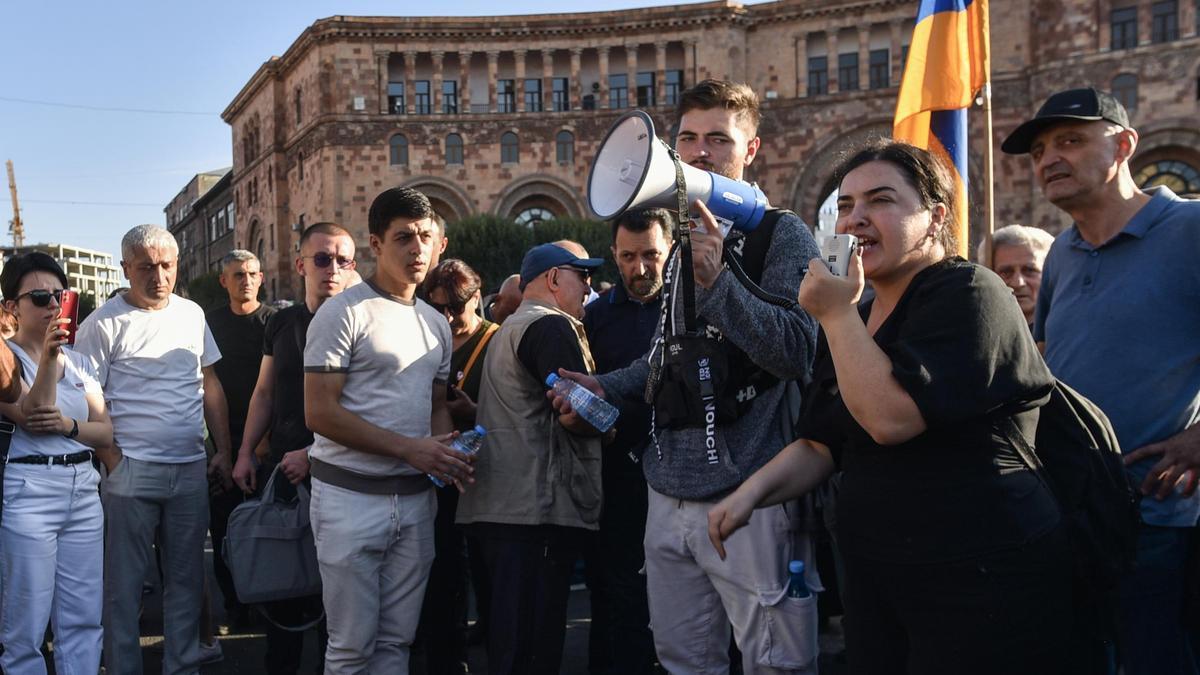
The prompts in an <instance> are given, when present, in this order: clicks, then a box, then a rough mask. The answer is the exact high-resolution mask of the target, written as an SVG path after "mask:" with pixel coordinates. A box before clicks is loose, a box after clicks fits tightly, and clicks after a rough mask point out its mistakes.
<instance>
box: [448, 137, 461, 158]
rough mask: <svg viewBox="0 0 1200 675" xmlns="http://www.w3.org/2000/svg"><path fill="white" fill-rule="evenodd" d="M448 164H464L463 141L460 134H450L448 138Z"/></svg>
mask: <svg viewBox="0 0 1200 675" xmlns="http://www.w3.org/2000/svg"><path fill="white" fill-rule="evenodd" d="M446 163H447V164H462V163H463V140H462V136H459V135H458V134H450V135H449V136H447V137H446Z"/></svg>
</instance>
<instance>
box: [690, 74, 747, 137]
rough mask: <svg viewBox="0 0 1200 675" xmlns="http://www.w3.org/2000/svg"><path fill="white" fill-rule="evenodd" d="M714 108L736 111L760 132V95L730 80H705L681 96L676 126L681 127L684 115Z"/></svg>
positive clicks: (744, 85)
mask: <svg viewBox="0 0 1200 675" xmlns="http://www.w3.org/2000/svg"><path fill="white" fill-rule="evenodd" d="M713 108H723V109H725V110H732V111H734V112H735V113H737V116H738V117H739V118H740V119H742V120H743V121H746V122H749V123H750V126H751V129H752V131H753V132H757V131H758V123H759V121H760V114H759V110H758V94H755V93H754V90H753V89H751V88H750V87H749V86H748V85H746V84H743V83H741V82H730V81H729V80H704V81H703V82H699V83H697V84H696V86H694V87H692V88H690V89H688V90H686V91H684V92H683V93H682V94H680V96H679V106H678V107H677V108H676V109H675V126H679V122H680V121H681V120H682V119H683V115H684V113H686V112H688V111H691V110H711V109H713ZM751 135H753V133H752V134H751Z"/></svg>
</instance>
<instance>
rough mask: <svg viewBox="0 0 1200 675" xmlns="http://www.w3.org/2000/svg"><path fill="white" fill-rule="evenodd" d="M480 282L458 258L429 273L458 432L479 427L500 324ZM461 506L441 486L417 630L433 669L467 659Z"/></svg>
mask: <svg viewBox="0 0 1200 675" xmlns="http://www.w3.org/2000/svg"><path fill="white" fill-rule="evenodd" d="M482 285H483V282H482V280H480V278H479V275H478V274H477V273H476V272H475V270H473V269H471V267H470V266H469V265H467V264H466V263H465V262H463V261H461V260H457V259H454V258H450V259H447V260H443V261H442V262H441V263H439V264H438V266H437V267H434V268H433V269H432V270H431V271H430V272H429V274H428V275H427V276H426V277H425V297H426V302H428V303H429V305H430V306H431V307H433V308H434V309H436V310H437V311H439V312H441V313H442V314H443V315H444V316H445V317H446V320H447V321H449V322H450V335H451V340H452V345H453V348H454V351H453V353H452V354H451V356H450V382H449V388H448V389H447V392H446V398H447V400H446V408H447V409H449V411H450V416H451V418H453V420H454V428H455V429H457V430H459V431H466V430H468V429H471V428H474V426H475V401H476V400H478V398H479V381H480V378H481V377H482V375H483V357H484V355H486V354H487V347H488V343H489V342H490V341H491V339H492V336H493V335H495V333H496V329H497V328H499V327H500V325H499V324H495V323H492V322H491V321H488V320H486V319H484V318H482V317H481V316H480V315H479V305H480V303H481V302H482V296H481V295H480V290H479V289H480V287H481V286H482ZM457 510H458V490H455V489H453V488H448V489H444V490H438V512H437V517H436V518H435V519H434V523H433V537H434V550H435V553H434V560H433V568H432V569H431V571H430V573H429V583H428V585H427V586H426V591H425V604H424V605H423V606H422V609H421V623H420V627H419V629H418V634H419V635H420V639H421V640H422V642H423V643H424V645H425V659H426V662H427V664H426V665H427V667H428V671H429V672H431V673H436V672H450V671H452V670H453V669H454V668H455V666H456V665H457V664H461V663H464V662H465V661H466V653H467V651H466V650H467V645H466V635H465V633H464V631H463V626H465V625H466V619H467V595H466V592H467V570H466V568H465V566H464V565H463V558H462V550H463V547H464V538H463V534H462V532H461V531H460V530H459V529H458V528H457V527H456V526H455V525H454V515H455V511H457ZM474 548H475V547H471V549H470V550H469V554H470V562H471V565H472V574H471V578H472V579H475V580H477V581H476V588H475V599H476V603H475V604H476V605H477V606H478V607H479V608H480V610H479V616H480V617H481V619H483V620H486V617H487V607H488V605H489V603H488V597H489V594H488V593H487V589H486V588H480V587H479V586H478V584H479V583H480V581H481V580H483V581H485V580H486V577H485V575H484V573H483V567H482V566H483V561H482V559H480V558H479V556H478V555H477V553H476V551H475V550H474ZM476 626H477V628H476V632H477V633H479V632H483V631H486V626H480V625H479V624H478V623H477V624H476Z"/></svg>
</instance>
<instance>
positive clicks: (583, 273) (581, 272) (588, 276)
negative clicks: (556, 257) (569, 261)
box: [554, 267, 592, 284]
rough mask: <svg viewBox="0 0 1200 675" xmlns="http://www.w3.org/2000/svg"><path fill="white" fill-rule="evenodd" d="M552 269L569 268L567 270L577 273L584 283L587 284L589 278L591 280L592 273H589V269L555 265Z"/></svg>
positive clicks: (589, 281)
mask: <svg viewBox="0 0 1200 675" xmlns="http://www.w3.org/2000/svg"><path fill="white" fill-rule="evenodd" d="M554 269H556V270H569V271H571V272H574V273H576V274H578V275H579V277H580V278H581V279H583V283H585V284H587V283H591V280H592V273H591V272H589V271H587V270H583V269H579V268H578V267H555V268H554Z"/></svg>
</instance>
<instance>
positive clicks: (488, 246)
mask: <svg viewBox="0 0 1200 675" xmlns="http://www.w3.org/2000/svg"><path fill="white" fill-rule="evenodd" d="M446 234H447V236H448V237H449V238H450V243H449V244H448V245H447V247H446V253H445V255H444V256H443V257H444V258H459V259H460V260H463V261H465V262H466V263H467V264H468V265H470V266H471V267H472V268H473V269H474V270H475V271H476V272H478V273H479V276H480V277H482V278H483V288H484V293H485V294H487V293H493V292H495V291H496V290H497V289H498V288H499V286H500V284H501V282H503V281H504V279H505V278H506V277H508V275H510V274H516V273H518V272H520V271H521V260H522V259H523V258H524V257H525V252H526V251H528V250H529V249H530V248H532V247H533V246H535V245H537V244H544V243H546V242H550V241H558V240H560V239H571V240H573V241H577V242H579V243H580V244H582V245H583V247H584V248H586V249H587V250H588V253H589V254H590V255H591V256H592V257H593V258H604V260H605V264H604V266H603V267H601V268H600V269H599V270H598V271H597V273H596V274H595V275H593V278H592V284H593V285H597V284H599V282H601V281H610V282H613V283H615V282H616V281H617V279H618V278H619V275H618V273H617V268H616V266H615V265H614V264H613V260H612V251H611V249H610V245H611V243H612V230H610V229H609V226H608V224H607V223H604V222H601V221H596V220H587V219H583V218H579V219H575V218H559V219H555V220H544V221H540V222H537V223H535V224H534V226H533V227H528V226H525V225H518V224H516V223H514V222H513V221H512V220H511V219H509V218H503V217H501V216H495V215H491V214H481V215H475V216H471V217H469V218H465V219H463V220H460V221H458V222H457V223H452V224H451V225H449V226H448V227H447V232H446Z"/></svg>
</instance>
